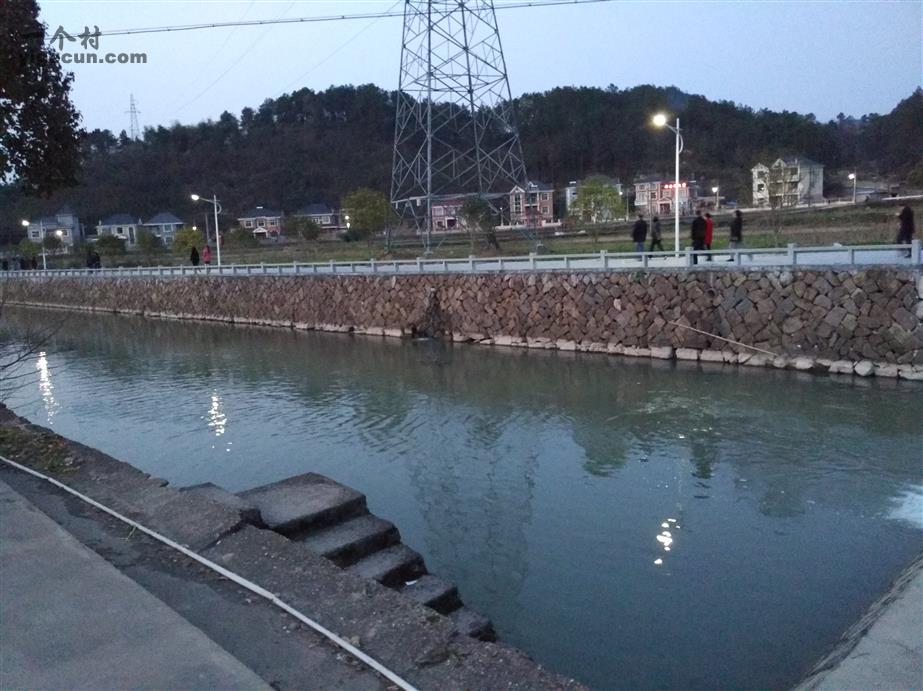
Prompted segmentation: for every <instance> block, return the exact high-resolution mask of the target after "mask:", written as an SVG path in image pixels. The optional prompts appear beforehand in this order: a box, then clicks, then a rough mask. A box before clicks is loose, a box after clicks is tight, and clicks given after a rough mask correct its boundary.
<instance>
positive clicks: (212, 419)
mask: <svg viewBox="0 0 923 691" xmlns="http://www.w3.org/2000/svg"><path fill="white" fill-rule="evenodd" d="M205 419H206V420H208V426H209V428H210V429H211V430H212V431H214V433H215V436H216V437H220V436H221V435H222V434H224V433H225V432H226V431H227V425H228V417H227V415H225V414H224V405H223V404H222V402H221V396H219V395H218V392H217V391H215V392H214V393H212V402H211V406H210V407H209V409H208V415H207V416H206V418H205Z"/></svg>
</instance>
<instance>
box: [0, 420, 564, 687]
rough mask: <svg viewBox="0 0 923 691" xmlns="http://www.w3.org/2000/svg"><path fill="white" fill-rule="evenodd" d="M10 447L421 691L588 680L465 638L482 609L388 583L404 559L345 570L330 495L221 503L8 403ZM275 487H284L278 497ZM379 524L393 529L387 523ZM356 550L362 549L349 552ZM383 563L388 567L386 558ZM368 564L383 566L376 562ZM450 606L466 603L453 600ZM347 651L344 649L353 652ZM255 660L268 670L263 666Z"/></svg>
mask: <svg viewBox="0 0 923 691" xmlns="http://www.w3.org/2000/svg"><path fill="white" fill-rule="evenodd" d="M0 454H2V455H3V456H5V457H7V458H11V459H12V460H15V461H17V462H19V463H21V464H23V465H26V466H29V467H32V468H34V469H35V470H38V471H40V472H41V473H44V474H45V475H48V476H50V477H53V478H55V479H57V480H58V481H60V482H62V483H64V484H66V485H67V486H68V487H70V488H73V489H74V490H77V491H79V492H81V493H82V494H84V495H86V496H88V497H90V498H92V499H94V500H95V501H98V502H99V503H101V504H103V505H105V506H108V507H111V508H112V509H113V510H115V511H118V512H119V513H121V514H123V515H125V516H127V517H129V518H131V519H132V520H134V521H137V522H138V523H140V524H142V525H144V526H146V527H148V528H150V529H152V530H154V531H156V532H158V533H160V534H161V535H163V536H165V537H166V538H169V539H170V540H173V541H175V542H177V543H179V544H181V545H184V546H186V547H188V548H190V549H191V550H193V551H194V552H195V553H196V554H198V555H200V556H202V557H204V558H206V559H207V560H210V561H211V562H214V563H215V564H217V565H219V566H221V567H224V568H227V569H229V570H230V571H232V572H234V573H235V574H237V575H238V576H240V577H243V578H244V579H247V580H249V581H252V582H253V583H255V584H257V585H258V586H260V587H261V588H264V589H265V590H266V591H268V592H270V593H273V594H274V595H275V596H276V597H278V598H280V599H281V600H283V601H284V602H286V603H287V604H288V605H290V606H292V607H294V608H295V609H297V610H298V611H300V612H301V613H303V614H304V615H305V616H307V617H309V618H311V619H312V620H314V621H315V622H318V623H319V624H320V625H322V626H324V627H326V628H327V629H329V630H330V631H332V632H334V633H335V634H337V635H338V636H339V637H341V638H342V639H344V640H347V641H349V642H350V643H351V644H352V645H355V646H356V647H358V648H359V649H360V650H361V651H362V652H364V653H366V654H368V655H370V656H372V657H373V658H374V659H375V660H377V661H378V662H379V663H381V664H382V665H384V666H385V667H387V668H388V669H389V670H391V671H392V672H394V673H395V674H397V675H399V676H400V677H402V678H404V679H406V680H408V681H409V682H410V683H412V684H413V685H414V686H416V687H418V688H440V689H441V688H450V689H451V688H459V689H461V688H469V689H488V688H490V689H493V688H511V689H540V688H556V689H557V688H581V687H580V685H579V684H577V683H576V682H574V681H573V680H569V679H565V678H562V677H560V676H557V675H555V674H553V673H551V672H549V671H547V670H544V669H543V668H542V667H540V666H539V665H537V664H536V663H535V662H534V661H532V660H530V659H529V658H528V657H527V656H526V655H525V654H523V653H522V652H520V651H518V650H516V649H513V648H510V647H508V646H505V645H503V644H501V643H492V642H484V641H481V640H477V639H475V638H473V637H471V636H469V635H465V626H466V625H468V624H469V623H470V622H471V621H473V618H472V617H466V618H465V619H464V620H463V621H458V620H457V619H455V620H453V618H452V617H451V616H443V615H442V614H440V613H439V612H438V611H437V610H438V609H439V607H440V605H439V604H436V605H435V606H434V607H428V606H426V605H424V604H422V601H423V600H428V599H429V598H428V596H427V597H423V595H422V594H421V596H420V597H416V598H415V597H413V596H412V594H411V593H404V592H397V591H396V590H395V589H393V588H390V587H387V586H386V585H384V584H383V583H380V582H379V581H378V580H376V578H375V576H376V575H382V578H381V580H382V581H386V580H387V579H388V578H390V576H391V575H395V576H396V577H397V578H396V581H395V582H394V583H392V584H391V585H396V584H397V583H400V584H401V585H402V586H404V587H407V586H409V585H410V584H408V583H407V582H406V581H405V580H403V576H404V575H405V574H404V572H403V571H401V568H404V567H401V566H398V567H395V568H396V570H394V571H391V570H389V569H384V568H383V569H382V570H381V571H380V573H379V572H376V573H375V574H372V573H370V574H364V573H362V572H361V571H362V569H361V568H360V569H351V568H349V567H347V568H341V566H338V565H337V564H336V563H334V561H332V560H331V559H329V558H327V557H325V556H323V554H322V552H321V551H318V550H317V548H318V546H319V545H320V544H321V543H323V544H325V545H326V546H327V547H332V546H333V544H334V543H336V542H337V537H336V536H335V535H332V534H331V533H329V532H326V534H325V530H324V529H328V528H335V527H336V526H338V525H339V526H342V525H343V523H344V522H347V521H344V520H341V521H339V522H337V521H336V520H334V518H335V517H334V515H333V514H331V513H330V511H329V510H328V509H324V510H322V511H321V512H320V513H318V512H317V511H313V509H316V508H317V507H318V506H319V504H318V502H317V501H311V500H308V501H304V497H305V496H306V495H305V494H304V493H298V494H297V497H301V499H298V498H297V497H296V499H295V500H294V502H293V503H290V504H289V505H288V507H287V508H286V507H283V508H282V509H281V510H280V511H279V512H278V513H276V514H273V513H272V511H267V516H266V519H267V520H265V521H264V520H263V516H262V510H260V513H259V515H256V514H254V513H253V509H252V505H253V504H257V505H262V506H263V507H264V508H266V507H268V506H276V507H278V506H281V505H280V504H278V503H275V501H276V499H278V498H279V494H278V492H279V487H276V488H272V486H269V489H266V488H264V491H263V496H260V495H259V492H255V493H253V494H250V495H248V496H244V497H241V498H240V499H241V500H242V501H240V502H236V501H228V500H216V499H215V498H214V497H210V496H209V494H210V493H211V494H213V493H214V490H213V489H206V490H203V489H201V488H200V489H199V490H196V491H182V490H179V489H176V488H173V487H170V486H168V485H167V483H166V482H164V481H163V480H159V479H157V478H154V477H151V476H149V475H147V474H145V473H142V472H141V471H139V470H137V469H135V468H133V467H131V466H129V465H128V464H125V463H122V462H120V461H117V460H115V459H113V458H111V457H109V456H106V455H105V454H102V453H100V452H98V451H95V450H93V449H90V448H88V447H85V446H83V445H81V444H78V443H76V442H72V441H69V440H66V439H64V438H62V437H59V436H58V435H55V434H53V433H51V432H50V431H48V430H45V429H43V428H40V427H37V426H34V425H31V424H29V423H28V422H27V421H25V420H23V419H22V418H18V417H16V416H15V415H13V414H12V413H11V412H10V411H8V410H7V409H6V408H3V407H2V406H0ZM318 477H319V476H314V478H313V480H314V481H311V482H307V483H306V484H307V485H311V486H313V487H314V490H316V491H315V492H314V494H313V495H312V496H313V499H314V500H317V499H318V498H319V497H322V496H324V497H327V499H324V500H322V501H321V503H324V502H325V501H327V500H329V499H330V498H331V497H334V496H338V497H339V499H341V500H342V501H340V500H336V501H334V502H333V504H335V505H336V506H338V507H339V509H338V511H340V512H342V511H344V510H345V511H346V513H345V514H344V513H341V514H340V515H339V516H338V518H339V519H347V518H349V517H350V516H351V517H352V518H354V519H355V518H359V519H365V522H366V523H374V522H375V521H369V520H368V516H369V514H368V513H367V512H363V511H362V508H363V507H364V502H363V501H362V500H359V499H358V497H361V495H358V494H356V493H353V494H351V493H350V492H349V491H347V490H348V488H343V487H342V486H341V485H335V483H332V484H331V483H329V481H328V482H320V481H317V478H318ZM302 482H303V483H304V481H302ZM318 487H320V489H318ZM293 489H296V488H294V487H293V486H292V485H289V486H288V487H287V488H284V490H283V491H284V492H290V491H292V490H293ZM273 492H276V494H275V497H274V498H273V497H272V496H271V495H272V493H273ZM270 499H271V500H272V501H271V502H270ZM267 502H270V503H267ZM327 503H328V504H329V501H327ZM293 507H294V508H295V509H296V512H297V513H300V516H301V518H300V519H298V520H295V521H294V522H292V521H287V520H286V516H293V515H295V514H294V513H292V512H291V511H290V509H292V508H293ZM344 507H347V508H345V509H344ZM304 509H307V510H306V511H305V510H304ZM347 514H348V516H347ZM306 518H307V519H308V520H307V521H306V520H305V519H306ZM328 520H329V521H331V522H329V523H328V522H327V521H328ZM267 524H274V527H275V528H276V530H272V529H269V528H268V527H265V526H266V525H267ZM355 527H356V526H355V525H354V526H353V528H355ZM377 527H378V528H381V527H383V526H382V525H381V524H380V523H378V524H377ZM123 528H124V527H123ZM287 531H290V534H291V536H292V537H296V538H298V537H299V536H300V537H303V538H304V539H303V540H301V541H299V540H298V539H294V540H293V539H290V538H289V537H286V536H285V535H283V534H282V533H283V532H287ZM369 534H374V535H376V536H377V537H374V538H373V539H372V542H375V543H376V544H381V543H380V542H378V541H380V540H382V539H383V540H384V541H385V542H387V543H390V544H389V546H394V545H395V544H396V543H394V542H393V540H394V539H395V538H396V535H395V534H393V533H391V532H390V530H384V531H383V534H382V531H370V533H369ZM352 537H356V534H355V533H353V534H352ZM312 539H313V540H314V543H313V544H312V543H311V540H312ZM361 542H362V540H361V539H360V540H358V541H357V540H352V539H350V538H349V537H348V536H345V537H344V535H343V534H341V535H340V539H339V542H338V544H339V546H340V549H341V550H344V551H340V552H339V553H338V554H332V555H331V556H334V557H338V558H342V559H345V560H346V561H349V560H351V559H353V558H356V561H354V562H353V565H355V564H360V563H361V562H362V557H361V556H360V557H356V555H357V554H359V553H361V552H362V551H363V550H365V549H367V548H368V547H369V545H368V544H367V545H366V546H365V547H362V546H361V545H360V543H361ZM312 547H314V548H315V549H312ZM351 549H354V550H358V552H352V553H351V556H349V555H350V550H351ZM334 552H335V553H336V552H337V550H336V549H334ZM368 554H372V552H369V553H368ZM376 563H378V565H379V566H381V564H382V563H383V562H376ZM407 565H409V566H412V568H413V569H414V570H415V572H414V574H413V575H422V574H421V573H420V572H421V570H422V569H423V565H422V562H417V561H416V560H414V559H412V560H410V562H408V563H407ZM366 567H368V568H369V569H371V566H370V565H369V564H368V563H367V564H366ZM369 576H371V577H369ZM418 581H419V579H418ZM422 590H423V589H422V588H421V592H422ZM449 590H450V591H451V587H449ZM428 592H430V594H431V591H428ZM454 595H455V596H457V593H454ZM430 604H434V603H433V602H431V603H430ZM448 611H449V612H450V613H452V612H456V611H463V610H462V609H459V607H457V606H456V604H455V603H453V606H452V607H451V608H449V610H448ZM469 633H482V632H479V631H469ZM312 654H314V657H315V658H316V657H317V655H316V653H311V652H310V651H306V652H305V655H306V659H311V658H310V656H311V655H312ZM337 655H339V656H341V657H342V655H345V653H337ZM263 664H265V662H264V663H263ZM250 667H251V669H254V670H256V667H255V666H253V665H250ZM267 674H268V672H267ZM263 678H264V679H266V680H267V681H271V680H272V679H270V678H269V677H267V676H264V677H263Z"/></svg>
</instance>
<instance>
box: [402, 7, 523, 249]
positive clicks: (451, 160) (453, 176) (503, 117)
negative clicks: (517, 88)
mask: <svg viewBox="0 0 923 691" xmlns="http://www.w3.org/2000/svg"><path fill="white" fill-rule="evenodd" d="M526 181H527V178H526V169H525V165H524V163H523V158H522V146H521V144H520V142H519V132H518V131H517V129H516V126H515V123H514V118H513V110H512V104H511V96H510V85H509V79H508V78H507V74H506V62H505V61H504V59H503V47H502V45H501V43H500V34H499V31H498V29H497V17H496V14H495V12H494V4H493V0H405V3H404V35H403V43H402V45H401V73H400V80H399V86H398V95H397V112H396V119H395V128H394V159H393V165H392V169H391V203H392V204H393V205H394V208H395V209H396V211H397V212H398V214H400V216H401V217H402V218H403V219H404V220H406V221H412V222H413V223H414V225H415V227H416V229H417V231H418V232H420V233H421V234H422V235H423V238H424V243H425V246H426V249H427V250H429V249H430V248H431V246H432V230H433V219H432V208H433V202H434V201H438V200H439V199H440V198H442V199H446V198H458V197H459V196H462V195H466V194H480V195H482V196H485V197H487V198H488V199H491V198H499V197H501V196H504V195H506V194H508V193H509V192H510V190H511V189H512V188H513V186H514V185H525V184H526Z"/></svg>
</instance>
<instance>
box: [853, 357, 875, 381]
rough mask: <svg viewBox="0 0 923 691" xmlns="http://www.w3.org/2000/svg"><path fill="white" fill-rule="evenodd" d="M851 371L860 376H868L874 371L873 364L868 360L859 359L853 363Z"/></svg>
mask: <svg viewBox="0 0 923 691" xmlns="http://www.w3.org/2000/svg"><path fill="white" fill-rule="evenodd" d="M853 372H854V373H855V374H858V375H859V376H860V377H870V376H872V375H873V374H874V373H875V365H874V364H873V363H872V362H871V361H870V360H860V361H859V362H857V363H856V364H855V365H853Z"/></svg>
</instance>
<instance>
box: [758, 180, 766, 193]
mask: <svg viewBox="0 0 923 691" xmlns="http://www.w3.org/2000/svg"><path fill="white" fill-rule="evenodd" d="M765 190H766V185H764V184H763V183H762V182H758V183H757V184H756V191H757V192H763V191H765Z"/></svg>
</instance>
